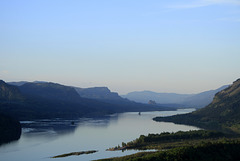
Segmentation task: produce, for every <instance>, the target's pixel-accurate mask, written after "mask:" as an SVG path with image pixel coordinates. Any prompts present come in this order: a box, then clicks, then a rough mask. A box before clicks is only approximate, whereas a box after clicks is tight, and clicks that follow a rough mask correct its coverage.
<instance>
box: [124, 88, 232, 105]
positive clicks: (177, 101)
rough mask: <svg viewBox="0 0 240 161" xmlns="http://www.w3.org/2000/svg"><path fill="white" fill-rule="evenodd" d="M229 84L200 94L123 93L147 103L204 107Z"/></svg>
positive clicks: (125, 96)
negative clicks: (152, 101)
mask: <svg viewBox="0 0 240 161" xmlns="http://www.w3.org/2000/svg"><path fill="white" fill-rule="evenodd" d="M227 87H228V85H225V86H222V87H220V88H218V89H216V90H210V91H205V92H202V93H198V94H177V93H157V92H152V91H140V92H131V93H128V94H127V95H123V96H122V97H123V98H127V99H129V100H132V101H136V102H141V103H147V102H148V101H149V100H154V101H155V102H156V103H157V104H162V105H171V106H172V105H173V106H174V105H178V106H184V107H197V108H202V107H205V106H207V105H208V104H210V103H211V101H212V100H213V97H214V95H215V94H216V93H217V92H219V91H221V90H223V89H225V88H227Z"/></svg>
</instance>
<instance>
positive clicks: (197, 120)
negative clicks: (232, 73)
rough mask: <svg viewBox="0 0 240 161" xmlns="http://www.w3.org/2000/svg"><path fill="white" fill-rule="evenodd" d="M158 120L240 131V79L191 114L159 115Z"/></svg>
mask: <svg viewBox="0 0 240 161" xmlns="http://www.w3.org/2000/svg"><path fill="white" fill-rule="evenodd" d="M154 120H156V121H171V122H175V123H181V124H189V125H197V126H200V127H203V128H210V129H223V130H228V131H233V132H237V133H240V79H238V80H236V81H235V82H233V84H232V85H231V86H229V87H228V88H226V89H224V90H222V91H220V92H218V93H217V94H216V95H215V97H214V99H213V101H212V103H211V104H209V105H208V106H206V107H205V108H202V109H199V110H197V111H195V112H192V113H190V114H184V115H176V116H171V117H165V118H164V117H157V118H155V119H154Z"/></svg>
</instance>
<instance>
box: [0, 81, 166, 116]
mask: <svg viewBox="0 0 240 161" xmlns="http://www.w3.org/2000/svg"><path fill="white" fill-rule="evenodd" d="M0 83H1V84H2V86H1V88H0V94H1V97H0V112H2V113H4V114H7V115H10V116H12V117H15V118H18V119H19V120H32V119H46V118H71V119H72V118H79V117H95V116H98V117H99V116H104V115H109V114H113V113H119V112H139V111H156V110H168V108H165V107H159V106H150V105H146V104H141V103H135V102H132V101H129V100H127V99H123V98H121V97H120V96H119V95H118V94H117V93H114V92H111V91H110V90H109V89H108V88H106V87H104V88H91V89H84V90H82V89H80V90H81V92H83V93H82V94H83V96H84V97H81V96H80V95H79V93H78V92H77V90H76V89H75V88H76V87H71V86H64V85H61V84H57V83H52V82H39V81H35V82H24V83H23V82H20V84H19V83H18V82H14V84H15V85H17V86H14V85H9V84H7V83H5V82H4V81H1V82H0ZM10 84H11V83H10ZM2 89H3V90H2ZM5 89H9V90H5ZM9 91H10V92H9ZM8 93H10V94H11V95H9V94H8ZM10 96H11V97H10ZM87 97H88V98H87ZM9 98H11V99H9ZM18 98H23V99H18Z"/></svg>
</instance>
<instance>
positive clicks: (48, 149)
mask: <svg viewBox="0 0 240 161" xmlns="http://www.w3.org/2000/svg"><path fill="white" fill-rule="evenodd" d="M193 110H194V109H182V110H178V111H159V112H142V113H141V115H139V114H138V113H137V112H129V113H123V114H118V115H112V116H108V117H104V118H98V119H96V118H95V119H90V118H84V119H79V120H60V119H56V120H40V121H24V122H22V124H23V126H24V128H23V133H22V136H21V138H20V139H19V140H18V141H15V142H12V143H10V144H5V145H3V146H0V160H1V161H54V160H56V161H88V160H95V159H101V158H108V157H116V156H124V155H129V154H133V153H136V152H137V151H135V150H130V151H125V152H121V151H116V152H112V151H106V149H107V148H109V147H115V146H117V145H118V144H119V145H121V143H122V142H129V141H132V140H134V139H136V138H138V137H139V136H140V135H142V134H143V135H148V134H149V133H161V132H176V131H179V130H182V131H188V130H197V129H198V128H196V127H193V126H186V125H177V124H174V123H167V122H155V121H153V120H152V118H153V117H155V116H170V115H175V114H183V113H188V112H191V111H193ZM72 122H74V124H72ZM88 150H98V152H97V153H94V154H88V155H87V154H84V155H80V156H70V157H65V158H57V159H54V158H50V157H51V156H55V155H60V154H64V153H69V152H79V151H88Z"/></svg>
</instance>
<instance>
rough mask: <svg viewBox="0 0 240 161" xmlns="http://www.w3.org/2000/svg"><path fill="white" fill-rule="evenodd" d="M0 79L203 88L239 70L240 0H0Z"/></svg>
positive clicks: (117, 87)
mask: <svg viewBox="0 0 240 161" xmlns="http://www.w3.org/2000/svg"><path fill="white" fill-rule="evenodd" d="M0 35H1V36H0V79H2V80H4V81H6V82H9V81H36V80H38V81H47V82H56V83H60V84H63V85H71V86H77V87H82V88H86V87H99V86H100V87H101V86H106V87H108V88H109V89H110V90H111V91H113V92H118V93H119V94H121V95H122V94H126V93H129V92H132V91H144V90H149V91H154V92H168V93H184V94H190V93H200V92H203V91H207V90H212V89H217V88H219V87H221V86H223V85H228V84H232V82H233V81H235V80H237V79H238V78H239V77H240V75H239V74H240V73H239V69H240V63H239V60H240V45H239V44H240V0H231V1H229V0H219V1H216V0H192V1H187V0H183V1H177V0H174V1H171V2H169V1H157V0H151V1H137V0H132V1H127V0H122V1H110V0H102V1H97V0H91V1H77V0H70V1H64V0H51V1H48V0H36V1H30V0H22V1H17V0H10V1H1V2H0Z"/></svg>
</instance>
